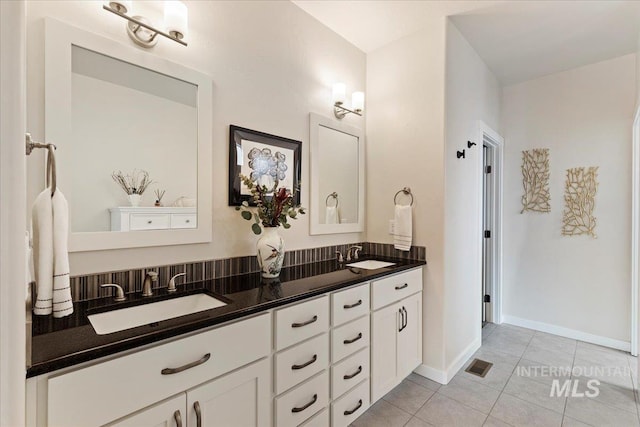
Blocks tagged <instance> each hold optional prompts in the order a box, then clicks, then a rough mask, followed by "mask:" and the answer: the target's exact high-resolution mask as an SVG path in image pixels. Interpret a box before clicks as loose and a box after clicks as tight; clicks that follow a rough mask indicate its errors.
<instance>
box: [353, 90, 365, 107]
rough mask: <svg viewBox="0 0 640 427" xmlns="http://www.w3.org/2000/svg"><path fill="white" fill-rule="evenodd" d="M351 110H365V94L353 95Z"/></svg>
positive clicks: (357, 93) (356, 93) (354, 93)
mask: <svg viewBox="0 0 640 427" xmlns="http://www.w3.org/2000/svg"><path fill="white" fill-rule="evenodd" d="M351 108H353V110H354V111H362V110H364V92H353V95H351Z"/></svg>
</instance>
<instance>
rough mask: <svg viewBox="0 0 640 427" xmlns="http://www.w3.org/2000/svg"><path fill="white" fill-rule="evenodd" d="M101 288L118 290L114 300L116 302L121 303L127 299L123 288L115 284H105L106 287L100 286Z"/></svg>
mask: <svg viewBox="0 0 640 427" xmlns="http://www.w3.org/2000/svg"><path fill="white" fill-rule="evenodd" d="M100 287H101V288H116V296H115V297H114V298H113V300H114V301H115V302H121V301H124V300H126V299H127V297H126V296H125V295H124V290H123V289H122V286H120V285H116V284H115V283H105V284H104V285H100Z"/></svg>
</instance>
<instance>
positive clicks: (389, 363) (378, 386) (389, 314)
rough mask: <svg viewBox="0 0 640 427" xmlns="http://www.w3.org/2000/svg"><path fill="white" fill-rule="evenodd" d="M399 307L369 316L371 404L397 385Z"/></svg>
mask: <svg viewBox="0 0 640 427" xmlns="http://www.w3.org/2000/svg"><path fill="white" fill-rule="evenodd" d="M400 307H401V305H400V304H399V303H398V304H393V305H390V306H389V307H386V308H383V309H381V310H378V311H375V312H373V314H372V316H371V402H372V403H373V402H375V401H376V400H378V399H380V398H381V397H382V396H384V395H385V394H386V393H387V392H388V391H390V390H391V389H392V388H393V387H395V386H396V384H397V372H396V367H397V366H398V359H397V357H398V354H399V352H398V345H397V338H398V330H399V329H400V326H401V323H400Z"/></svg>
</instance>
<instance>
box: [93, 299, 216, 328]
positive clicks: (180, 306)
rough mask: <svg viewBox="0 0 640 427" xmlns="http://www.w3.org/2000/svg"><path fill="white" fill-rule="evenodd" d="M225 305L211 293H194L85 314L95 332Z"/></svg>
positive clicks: (152, 321) (132, 326)
mask: <svg viewBox="0 0 640 427" xmlns="http://www.w3.org/2000/svg"><path fill="white" fill-rule="evenodd" d="M225 305H227V303H226V302H224V301H220V300H219V299H217V298H214V297H212V296H211V295H207V294H195V295H188V296H184V297H180V298H173V299H168V300H164V301H158V302H152V303H149V304H142V305H136V306H134V307H127V308H121V309H119V310H111V311H105V312H103V313H97V314H91V315H89V316H87V317H88V318H89V322H91V326H93V329H95V331H96V333H97V334H98V335H105V334H111V333H113V332H119V331H124V330H125V329H131V328H135V327H137V326H142V325H148V324H149V323H154V322H161V321H163V320H168V319H173V318H174V317H180V316H185V315H187V314H193V313H198V312H200V311H205V310H210V309H212V308H218V307H222V306H225Z"/></svg>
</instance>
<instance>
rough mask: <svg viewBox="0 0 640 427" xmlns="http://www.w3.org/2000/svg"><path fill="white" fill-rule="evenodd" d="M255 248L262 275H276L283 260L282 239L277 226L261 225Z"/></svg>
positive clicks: (269, 276)
mask: <svg viewBox="0 0 640 427" xmlns="http://www.w3.org/2000/svg"><path fill="white" fill-rule="evenodd" d="M256 249H257V252H258V255H257V256H258V265H259V266H260V270H261V271H262V277H265V278H267V279H272V278H274V277H278V276H279V275H280V270H281V269H282V263H283V262H284V240H282V237H281V236H280V234H279V233H278V227H263V229H262V234H261V235H260V238H259V239H258V242H257V243H256Z"/></svg>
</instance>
